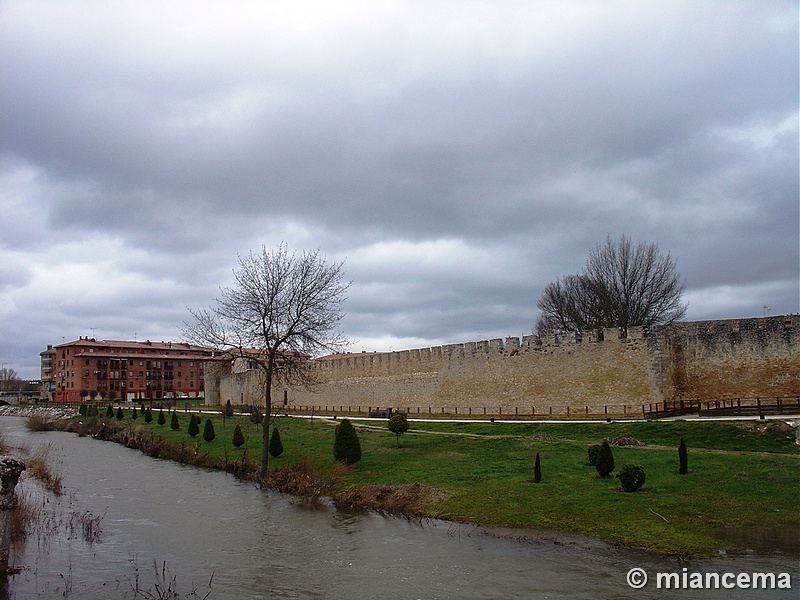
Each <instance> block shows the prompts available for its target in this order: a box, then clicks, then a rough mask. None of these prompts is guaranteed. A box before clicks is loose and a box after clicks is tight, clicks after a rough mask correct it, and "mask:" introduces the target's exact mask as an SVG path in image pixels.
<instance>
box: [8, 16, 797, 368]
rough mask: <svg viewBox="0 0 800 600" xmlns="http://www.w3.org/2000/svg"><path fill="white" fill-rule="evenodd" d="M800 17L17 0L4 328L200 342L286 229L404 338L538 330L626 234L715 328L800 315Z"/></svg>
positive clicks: (364, 315)
mask: <svg viewBox="0 0 800 600" xmlns="http://www.w3.org/2000/svg"><path fill="white" fill-rule="evenodd" d="M797 16H798V14H797V6H796V3H793V2H770V3H764V2H755V1H754V2H737V3H702V4H698V3H693V2H677V1H676V2H664V3H658V4H647V5H635V6H634V5H630V4H629V3H624V2H620V3H616V2H604V3H597V2H589V1H586V2H567V3H564V4H563V5H561V4H559V5H555V4H553V3H548V2H542V3H536V2H531V3H519V4H511V3H509V4H502V5H497V4H496V3H483V2H466V3H463V2H458V3H452V4H448V3H436V4H435V5H430V4H428V3H424V4H422V3H420V4H415V3H411V4H391V3H386V4H380V5H376V4H364V5H362V4H359V3H356V4H341V5H340V4H339V3H330V4H326V3H320V4H308V3H303V2H297V3H293V4H291V5H289V4H285V5H284V4H282V3H269V4H261V3H242V4H240V5H237V10H230V7H228V6H227V5H224V4H222V3H214V2H208V3H200V4H197V3H188V4H184V3H174V4H173V3H170V4H161V3H154V4H151V3H147V2H141V3H125V2H123V3H115V4H113V5H112V4H106V3H94V2H83V3H74V4H72V3H68V4H64V3H58V2H47V1H42V2H35V1H29V2H7V3H5V4H4V5H3V7H2V8H0V84H2V87H3V89H4V93H3V95H2V97H0V103H2V111H0V130H1V131H2V135H1V136H0V160H2V162H0V167H2V168H0V185H2V187H3V191H4V194H3V198H2V200H0V202H2V209H3V212H4V214H8V215H10V216H9V217H8V218H6V219H4V221H3V222H2V223H1V224H0V232H2V235H3V237H2V240H0V252H2V256H0V258H2V259H3V261H4V263H3V264H4V266H3V268H2V269H0V290H2V291H0V293H2V294H3V296H4V298H3V299H4V300H7V302H5V305H6V306H8V307H10V308H7V309H4V310H3V309H0V316H1V317H2V319H3V322H4V323H6V322H9V323H10V322H13V323H14V324H15V326H16V324H17V323H20V324H22V325H20V329H21V330H25V327H24V324H25V323H29V322H31V319H33V315H36V318H37V319H38V322H39V323H42V324H43V325H42V326H41V327H39V328H38V329H40V331H39V332H36V333H31V332H32V331H34V330H35V329H37V328H35V327H29V328H28V329H29V330H30V331H31V332H29V333H27V334H20V336H21V338H25V340H26V341H25V342H24V343H25V344H26V346H25V349H24V351H23V350H21V346H18V345H14V347H13V348H11V347H10V346H9V344H11V343H12V342H7V341H6V340H3V345H4V348H3V352H4V356H5V355H6V354H8V355H10V356H11V355H13V356H14V357H19V358H14V360H17V361H19V364H20V365H22V364H23V362H24V364H26V365H31V364H34V365H35V360H36V356H35V355H31V348H33V347H35V346H37V344H38V345H39V346H43V344H45V343H47V342H52V341H59V340H60V336H61V335H67V333H68V334H69V335H67V337H74V336H76V335H78V334H82V335H85V334H87V333H89V332H88V331H87V330H86V327H102V328H103V329H105V330H106V331H108V332H109V333H104V334H102V336H103V337H113V336H119V337H128V338H130V337H132V335H133V332H137V333H138V332H140V330H141V331H147V332H148V335H151V337H154V338H159V337H170V336H175V335H177V333H175V330H176V328H177V326H179V325H180V323H181V322H182V320H183V319H185V318H186V311H185V307H186V306H187V305H189V306H198V305H202V304H208V303H209V302H211V301H212V299H213V297H214V296H215V295H217V292H218V286H219V285H225V283H226V282H228V281H229V279H230V270H231V268H233V267H235V266H236V255H237V254H242V253H246V252H248V251H249V250H250V249H253V248H258V247H259V246H260V245H261V244H262V243H263V244H267V245H268V246H269V245H272V244H275V243H277V242H278V241H279V240H281V239H286V240H287V241H288V242H289V244H290V245H291V246H292V247H294V248H298V249H302V248H315V247H319V248H321V249H322V251H323V253H327V256H328V257H329V258H330V259H331V260H341V259H344V258H346V259H347V264H346V267H347V272H348V277H349V278H350V279H352V280H353V282H354V284H353V287H352V288H351V294H350V301H349V302H348V305H347V312H348V316H347V319H346V321H345V325H346V327H347V328H348V331H347V332H346V333H347V334H348V335H350V336H351V337H353V338H357V339H360V340H363V343H364V344H374V345H375V346H380V347H382V348H386V347H388V345H392V346H393V347H394V348H395V349H397V348H398V345H400V344H406V345H408V344H428V343H436V342H441V341H443V340H446V341H459V340H460V339H461V340H462V341H463V340H464V339H471V338H473V337H476V336H477V337H482V338H485V337H500V336H504V335H507V334H520V333H522V332H523V331H526V330H529V329H530V326H531V325H532V323H533V321H534V320H535V317H536V311H535V302H536V299H537V298H538V295H539V294H540V293H541V289H542V288H543V287H544V285H545V284H546V283H547V282H548V281H551V280H553V279H555V278H556V277H559V276H562V275H565V274H569V273H574V272H577V271H579V270H580V269H581V268H582V266H583V263H584V260H585V258H586V255H587V253H588V251H589V250H590V249H591V248H592V247H593V246H594V245H595V244H597V243H601V242H603V241H604V240H605V238H606V236H607V235H610V236H611V237H612V238H616V237H618V236H619V235H620V234H623V233H624V234H627V235H630V236H632V237H633V238H634V239H635V240H644V241H654V242H656V243H658V244H659V246H660V247H661V248H662V249H663V250H664V251H665V252H666V251H669V252H671V253H672V255H673V256H674V257H675V258H676V259H677V261H678V266H679V269H680V270H681V272H682V274H683V275H684V277H685V278H686V282H687V296H688V297H689V299H690V302H691V305H690V311H689V313H690V314H689V317H690V318H707V317H709V318H719V317H727V316H750V315H751V314H754V313H758V312H760V311H762V310H763V306H772V307H773V308H774V310H776V311H783V312H796V311H797V310H798V297H797V296H798V291H797V285H798V284H797V279H798V277H797V275H798V263H799V262H800V257H798V246H797V239H798V221H799V220H800V216H799V215H798V193H799V192H798V180H797V171H798V152H797V147H798V108H797V107H798V87H799V84H798V26H797ZM8 265H13V266H8ZM55 290H58V293H57V292H56V291H55ZM743 299H745V300H743ZM743 312H744V313H746V314H741V313H743ZM43 315H47V318H43ZM53 315H59V316H58V318H55V317H54V316H53ZM84 321H93V322H94V325H91V324H87V323H84ZM4 329H5V328H4ZM75 329H77V330H79V331H77V332H76V331H74V330H75ZM7 330H8V331H10V330H11V329H10V328H9V329H7ZM130 330H133V332H131V331H130ZM159 331H160V332H164V333H162V334H161V336H159V335H158V332H159ZM64 332H66V333H64ZM111 332H113V336H112V333H111ZM126 332H127V333H126ZM151 332H152V333H151ZM15 335H16V334H15ZM98 335H100V333H98ZM32 336H33V339H35V341H33V342H32V341H31V339H32ZM7 339H8V340H11V339H12V338H11V337H9V338H7ZM13 339H16V337H15V338H13ZM13 344H17V343H16V342H13ZM7 346H8V347H9V348H10V349H6V347H7ZM367 349H375V348H367ZM23 354H24V355H25V356H24V357H23ZM34 354H35V353H34ZM4 360H5V359H4ZM27 368H31V367H30V366H29V367H27ZM18 370H21V369H18Z"/></svg>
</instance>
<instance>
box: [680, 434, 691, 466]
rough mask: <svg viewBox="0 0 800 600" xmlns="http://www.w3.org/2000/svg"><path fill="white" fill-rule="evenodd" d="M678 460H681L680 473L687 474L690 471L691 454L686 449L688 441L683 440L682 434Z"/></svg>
mask: <svg viewBox="0 0 800 600" xmlns="http://www.w3.org/2000/svg"><path fill="white" fill-rule="evenodd" d="M678 461H679V462H680V465H679V466H678V473H679V474H681V475H686V473H688V472H689V454H688V452H687V451H686V442H684V441H683V436H681V444H680V446H678Z"/></svg>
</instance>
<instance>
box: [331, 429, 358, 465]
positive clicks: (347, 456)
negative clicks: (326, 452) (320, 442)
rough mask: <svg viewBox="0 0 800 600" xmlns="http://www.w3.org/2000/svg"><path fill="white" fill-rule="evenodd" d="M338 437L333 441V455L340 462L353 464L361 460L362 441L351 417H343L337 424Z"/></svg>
mask: <svg viewBox="0 0 800 600" xmlns="http://www.w3.org/2000/svg"><path fill="white" fill-rule="evenodd" d="M335 435H336V439H335V440H334V442H333V456H334V458H335V459H336V460H338V461H339V462H343V463H345V464H348V465H352V464H355V463H357V462H358V461H360V460H361V442H359V441H358V433H356V430H355V428H354V427H353V425H352V424H351V423H350V420H349V419H342V422H341V424H339V425H337V426H336V433H335Z"/></svg>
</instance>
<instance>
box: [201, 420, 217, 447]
mask: <svg viewBox="0 0 800 600" xmlns="http://www.w3.org/2000/svg"><path fill="white" fill-rule="evenodd" d="M215 437H217V433H216V432H215V431H214V423H213V422H212V421H211V419H210V418H209V419H206V424H205V427H203V439H204V440H205V441H207V442H213V441H214V438H215Z"/></svg>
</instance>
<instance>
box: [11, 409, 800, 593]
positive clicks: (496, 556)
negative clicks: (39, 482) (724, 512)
mask: <svg viewBox="0 0 800 600" xmlns="http://www.w3.org/2000/svg"><path fill="white" fill-rule="evenodd" d="M0 427H2V429H3V430H4V432H5V436H6V438H7V439H9V440H10V441H12V443H27V444H28V445H29V446H31V447H39V446H42V445H49V446H50V455H51V459H53V462H54V464H56V466H57V467H58V468H59V469H60V471H61V473H62V475H63V479H64V485H65V488H66V493H65V494H64V495H63V496H62V497H61V499H60V500H58V501H57V500H51V501H50V506H51V508H53V509H54V511H55V512H56V513H58V514H60V515H62V521H67V520H68V516H69V515H75V514H82V515H90V516H102V520H101V522H100V527H101V528H102V534H101V536H100V539H99V540H98V541H96V542H94V543H88V542H86V541H85V539H84V537H83V536H82V535H81V534H80V532H76V531H72V532H71V533H70V532H69V531H68V528H65V527H61V530H60V531H54V532H52V533H51V535H50V536H49V537H47V538H46V539H41V537H37V536H36V535H34V536H31V537H30V538H29V539H28V543H27V544H26V546H25V548H24V549H21V550H20V551H19V552H17V554H16V555H15V556H14V557H13V562H14V564H16V565H27V566H28V567H29V568H28V569H27V570H25V571H23V572H22V573H20V574H19V575H16V576H14V577H13V578H12V580H11V583H10V589H11V597H12V598H56V597H58V598H61V597H71V598H81V599H98V600H99V599H104V600H105V599H109V598H134V597H135V592H134V590H136V589H137V587H138V589H140V590H143V591H148V592H149V593H151V594H152V593H154V592H155V586H156V585H161V587H162V588H166V587H168V586H170V585H172V586H173V588H176V589H177V591H179V592H180V593H181V594H183V597H186V595H189V594H190V592H192V590H196V592H197V597H201V598H202V597H203V596H205V595H206V594H207V593H208V592H209V585H208V584H209V580H210V579H212V577H213V579H212V581H211V586H210V595H209V596H208V597H209V599H236V600H246V599H251V598H252V599H255V598H271V599H273V598H325V599H328V598H330V599H334V600H336V599H340V598H341V599H345V598H347V599H360V598H365V599H367V598H386V599H395V598H398V599H400V598H403V599H405V598H409V599H421V598H425V599H450V598H453V599H456V598H458V599H478V598H480V599H484V598H498V599H500V598H520V599H522V598H526V599H528V598H552V599H561V598H565V599H566V598H663V597H664V596H667V597H676V598H682V597H690V598H691V597H695V598H730V597H735V594H736V592H737V590H733V596H732V593H731V590H722V589H720V590H703V591H700V592H698V591H692V590H669V591H665V590H663V589H657V588H656V586H655V584H654V583H653V582H652V581H651V583H650V584H648V585H647V586H646V587H645V588H643V589H640V590H635V589H631V588H630V587H629V586H628V585H627V583H626V574H627V573H628V571H629V570H630V569H631V568H633V567H640V568H643V569H644V570H645V571H646V572H647V573H648V574H650V576H651V578H653V579H655V576H656V572H678V573H680V572H681V571H682V569H683V568H684V567H686V568H688V570H689V571H690V572H709V571H711V572H729V571H730V572H734V573H739V572H741V571H743V572H751V571H773V572H776V573H780V572H791V573H792V580H791V583H792V587H793V589H791V590H769V591H754V590H748V591H747V592H739V593H746V594H747V597H748V598H796V597H797V595H798V593H797V590H798V586H799V585H800V583H798V578H797V561H796V560H794V559H788V558H781V557H770V558H763V557H761V558H758V557H756V558H747V559H741V558H740V559H718V560H713V561H703V562H692V563H682V562H679V561H677V560H676V559H671V558H663V557H654V556H650V555H645V554H641V553H637V552H628V551H622V550H617V549H613V548H609V547H606V546H604V545H602V544H599V543H597V542H588V541H581V540H566V541H565V540H564V539H559V538H558V537H557V536H556V537H550V538H548V539H547V540H546V541H541V542H535V541H524V542H521V541H518V540H517V539H514V537H515V536H514V535H511V536H510V539H506V538H503V537H499V536H497V535H488V534H486V533H484V532H482V531H481V530H478V529H476V528H473V527H470V526H464V525H461V526H459V525H454V524H450V523H444V522H423V523H419V522H408V521H406V520H402V519H394V518H385V517H381V516H377V515H372V514H359V515H351V514H342V513H338V512H336V511H332V510H307V509H302V508H298V507H296V506H294V505H293V504H292V503H291V502H290V501H289V500H288V499H287V498H285V497H283V496H281V495H280V494H276V493H271V492H262V491H260V490H259V489H257V488H256V487H254V486H253V485H251V484H248V483H242V482H239V481H237V480H236V479H235V478H233V477H231V476H229V475H226V474H223V473H218V472H208V471H203V470H198V469H194V468H190V467H182V466H180V465H177V464H175V463H172V462H169V461H162V460H155V459H152V458H149V457H147V456H144V455H143V454H141V453H140V452H138V451H134V450H130V449H127V448H124V447H122V446H119V445H117V444H113V443H110V442H100V441H96V440H92V439H89V438H79V437H77V436H75V435H73V434H67V433H29V432H27V431H25V430H24V428H23V421H22V419H19V418H13V417H5V418H0ZM554 542H558V543H554ZM154 565H157V567H158V573H159V575H158V576H157V575H156V569H155V568H154ZM164 565H166V571H164V572H165V574H166V581H162V582H161V583H160V584H159V577H160V573H161V572H162V569H163V568H164ZM670 594H671V596H670ZM139 597H141V596H139Z"/></svg>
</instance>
